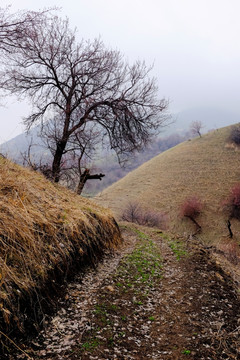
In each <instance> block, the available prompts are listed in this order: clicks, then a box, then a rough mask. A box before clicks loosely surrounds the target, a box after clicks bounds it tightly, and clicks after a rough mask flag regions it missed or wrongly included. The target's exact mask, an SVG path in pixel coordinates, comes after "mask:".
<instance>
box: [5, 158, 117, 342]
mask: <svg viewBox="0 0 240 360" xmlns="http://www.w3.org/2000/svg"><path fill="white" fill-rule="evenodd" d="M0 219H1V220H0V269H1V271H0V285H1V289H0V328H1V336H0V344H1V345H3V344H5V343H6V338H7V336H9V334H11V335H10V337H11V338H12V336H13V330H14V331H15V332H21V333H24V332H25V331H26V329H28V332H29V331H31V332H32V331H36V330H37V329H38V324H39V323H40V322H41V321H42V320H43V318H44V316H45V315H44V312H45V310H46V309H48V310H49V309H51V308H52V307H53V305H54V301H53V300H54V295H55V294H56V293H58V292H59V289H61V288H60V287H59V286H60V284H61V283H62V282H63V280H64V279H65V280H66V279H67V277H68V276H70V275H72V274H73V273H74V272H75V271H76V270H77V269H78V270H79V269H80V270H81V269H82V268H83V266H84V264H85V263H87V264H95V263H96V262H97V260H98V259H99V258H101V257H102V256H103V254H104V253H105V252H106V251H107V250H109V249H113V248H115V247H116V246H117V245H118V244H119V243H120V242H121V235H120V232H119V229H118V226H117V225H116V222H115V220H114V219H113V217H112V215H111V213H110V212H109V211H108V210H105V209H103V208H102V207H100V206H97V205H96V204H94V203H93V202H91V201H89V200H86V199H84V198H82V197H80V196H76V194H75V193H72V192H70V191H68V190H67V189H65V188H63V187H61V186H57V185H54V184H52V183H50V182H49V181H47V180H46V179H45V178H44V177H43V176H42V175H40V174H38V173H36V172H33V171H29V170H27V169H24V168H22V167H20V166H18V165H15V164H13V163H11V162H10V161H8V160H6V159H4V158H2V157H1V158H0ZM61 291H62V290H61ZM3 332H4V334H3ZM0 348H1V346H0Z"/></svg>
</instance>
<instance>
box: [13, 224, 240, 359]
mask: <svg viewBox="0 0 240 360" xmlns="http://www.w3.org/2000/svg"><path fill="white" fill-rule="evenodd" d="M139 229H140V230H139ZM136 231H137V232H136ZM140 231H141V234H144V240H143V238H141V236H139V234H140ZM123 235H124V238H125V242H124V246H123V247H122V249H120V250H119V251H118V252H116V253H115V254H114V256H111V255H110V254H109V255H108V256H106V258H105V259H104V261H103V262H102V263H101V264H99V266H98V268H97V269H96V270H93V269H92V270H89V271H88V272H87V273H85V275H79V276H78V277H76V278H75V280H74V282H72V283H70V284H69V285H68V289H67V292H66V296H65V298H64V299H62V300H61V301H60V303H59V306H60V310H59V311H58V313H57V314H56V315H55V316H54V317H53V318H52V319H51V321H50V322H49V324H48V326H47V327H46V329H45V330H43V331H42V332H41V334H40V335H39V338H38V339H36V340H35V341H33V342H32V344H31V347H30V348H29V347H28V349H29V350H28V351H29V355H30V356H31V357H32V358H33V359H37V360H40V359H48V360H65V359H71V360H73V359H75V360H76V359H79V360H80V359H81V360H86V359H89V360H103V359H109V360H110V359H117V360H127V359H128V360H132V359H136V360H141V359H142V360H143V359H151V360H155V359H156V360H157V359H158V360H174V359H178V360H181V359H198V360H208V359H209V360H221V359H240V342H239V335H240V310H239V298H238V295H237V292H236V290H235V288H234V286H233V285H234V284H233V283H232V280H231V279H230V278H229V277H228V276H227V275H226V274H225V273H224V272H223V271H222V270H221V269H220V268H219V267H218V266H217V265H216V264H215V263H214V261H212V260H211V257H210V253H209V252H208V251H207V250H206V249H203V248H201V247H199V246H194V247H192V248H190V249H188V250H187V251H186V250H185V249H184V250H183V249H182V248H181V247H182V246H184V245H182V242H181V241H180V240H179V239H173V240H172V239H167V238H166V237H164V236H163V234H162V233H161V232H159V231H156V230H153V229H148V228H141V227H137V230H136V229H133V228H131V227H129V226H127V227H124V230H123ZM143 241H144V242H145V243H144V244H147V243H148V242H149V241H151V243H152V244H153V245H152V246H154V248H153V249H156V252H157V251H159V253H160V254H161V276H159V274H158V276H157V277H156V276H155V275H156V274H155V275H153V277H152V278H151V276H150V275H151V274H150V275H149V276H150V277H148V278H147V281H145V280H144V281H145V282H144V281H142V280H141V279H140V280H139V278H138V279H137V281H136V282H135V280H134V279H135V278H136V273H134V274H130V270H131V269H132V264H131V267H129V268H128V269H130V270H129V271H128V272H125V273H124V274H125V275H124V276H125V278H124V276H123V275H122V274H123V273H121V274H120V273H118V270H119V269H124V266H128V260H125V259H128V256H129V255H131V254H132V253H133V252H134V251H135V250H136V248H138V247H139V246H140V245H141V244H142V242H143ZM139 244H140V245H139ZM141 246H143V245H141ZM144 246H145V245H144ZM179 246H180V248H179ZM171 247H172V249H173V250H172V249H171ZM176 248H177V250H176ZM144 251H145V250H144ZM154 252H155V250H154V251H152V252H151V253H150V254H148V258H149V259H151V257H154ZM131 261H132V260H131ZM154 264H155V263H154ZM146 266H148V265H147V263H146ZM121 271H122V270H121ZM134 271H135V270H134ZM148 271H152V270H151V269H148ZM119 274H120V275H119ZM142 276H143V275H142ZM144 276H145V275H144ZM150 282H151V284H150ZM150 285H151V286H150ZM145 288H146V289H147V290H146V292H145ZM143 293H144V294H143ZM146 294H147V296H146ZM143 295H144V296H143ZM18 358H19V359H25V358H26V357H25V355H24V354H22V355H21V354H19V355H18ZM12 359H13V358H12ZM14 359H16V358H14Z"/></svg>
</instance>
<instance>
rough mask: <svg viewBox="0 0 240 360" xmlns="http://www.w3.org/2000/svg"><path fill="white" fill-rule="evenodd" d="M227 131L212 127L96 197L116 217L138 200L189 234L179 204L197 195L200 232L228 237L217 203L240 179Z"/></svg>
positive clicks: (238, 155) (237, 155)
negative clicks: (162, 214) (200, 205)
mask: <svg viewBox="0 0 240 360" xmlns="http://www.w3.org/2000/svg"><path fill="white" fill-rule="evenodd" d="M230 129H231V127H225V128H222V129H219V130H214V131H212V132H210V133H208V134H206V135H204V136H203V137H202V138H195V139H193V140H191V141H186V142H184V143H181V144H179V145H177V146H175V147H174V148H171V149H170V150H167V151H165V152H163V153H162V154H160V155H158V156H156V157H154V158H153V159H151V160H150V161H148V162H146V163H144V164H143V165H141V166H140V167H139V168H137V169H136V170H134V171H132V172H130V173H129V174H127V175H126V176H125V177H124V178H123V179H121V180H119V181H118V182H116V183H114V184H113V185H112V186H110V187H108V188H107V189H105V190H104V191H102V192H101V193H100V194H99V195H98V196H97V197H96V201H97V202H98V203H99V204H102V205H104V206H107V207H109V208H110V209H112V210H113V212H114V213H115V214H116V215H117V216H118V217H119V216H120V215H121V213H122V211H123V210H124V209H125V208H126V206H127V204H129V203H130V202H133V201H137V202H140V203H141V204H143V206H145V207H147V208H151V209H154V210H156V211H160V212H162V213H164V214H166V216H167V218H168V226H169V229H170V230H171V231H174V232H180V233H184V232H186V233H188V232H191V231H192V230H193V224H192V223H191V222H190V220H189V219H184V220H182V219H181V218H180V216H179V210H180V205H181V204H182V203H183V202H184V200H185V199H186V197H188V196H198V197H199V199H201V200H202V202H203V203H204V208H203V214H202V215H201V216H200V218H199V222H200V224H201V225H202V227H203V232H202V235H201V236H203V237H204V238H206V239H208V240H211V241H212V240H213V241H218V240H219V239H220V238H221V237H222V236H226V237H227V236H228V230H227V227H226V216H225V215H224V214H223V211H222V202H223V201H224V200H225V199H226V197H227V196H228V194H229V191H230V189H231V187H232V186H233V185H234V184H235V183H236V182H239V181H240V148H239V147H237V146H233V145H232V144H230V143H229V141H228V137H229V132H230ZM234 232H235V233H237V234H239V233H240V222H237V221H236V222H235V223H234Z"/></svg>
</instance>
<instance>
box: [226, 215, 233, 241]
mask: <svg viewBox="0 0 240 360" xmlns="http://www.w3.org/2000/svg"><path fill="white" fill-rule="evenodd" d="M231 226H232V224H231V222H230V220H228V221H227V227H228V231H229V237H230V239H232V237H233V232H232V229H231Z"/></svg>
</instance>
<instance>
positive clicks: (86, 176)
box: [77, 169, 105, 195]
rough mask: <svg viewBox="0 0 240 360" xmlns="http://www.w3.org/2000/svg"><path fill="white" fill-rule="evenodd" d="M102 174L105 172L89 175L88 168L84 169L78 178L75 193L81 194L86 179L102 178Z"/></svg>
mask: <svg viewBox="0 0 240 360" xmlns="http://www.w3.org/2000/svg"><path fill="white" fill-rule="evenodd" d="M104 176H105V174H102V173H100V174H95V175H90V170H89V169H85V170H84V172H83V174H82V175H81V176H80V179H79V183H78V187H77V194H78V195H81V193H82V191H83V188H84V185H85V184H86V182H87V180H94V179H98V180H102V178H103V177H104Z"/></svg>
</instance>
